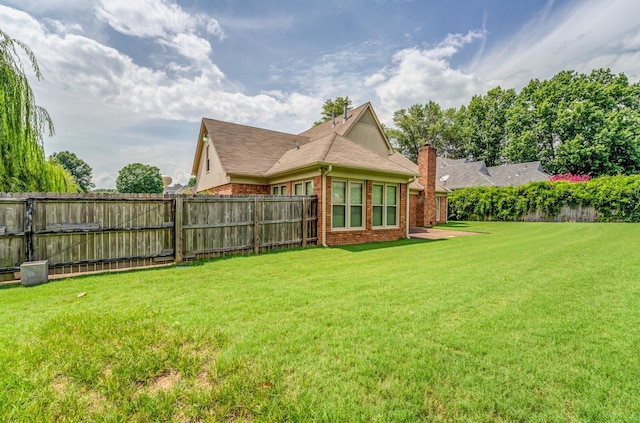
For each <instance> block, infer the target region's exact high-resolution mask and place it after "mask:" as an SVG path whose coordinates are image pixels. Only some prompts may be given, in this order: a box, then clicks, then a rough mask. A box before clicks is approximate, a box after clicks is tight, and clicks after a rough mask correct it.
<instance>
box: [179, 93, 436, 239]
mask: <svg viewBox="0 0 640 423" xmlns="http://www.w3.org/2000/svg"><path fill="white" fill-rule="evenodd" d="M420 152H421V153H420V160H419V164H418V165H416V164H415V163H413V162H411V161H410V160H409V159H407V158H406V157H404V156H403V155H402V154H400V153H398V152H396V151H395V150H394V149H393V147H392V146H391V144H390V142H389V140H388V139H387V137H386V135H385V133H384V130H383V128H382V126H381V125H380V122H379V121H378V118H377V116H376V114H375V112H374V110H373V107H372V106H371V104H370V103H365V104H363V105H361V106H359V107H356V108H354V109H352V110H348V109H346V108H345V111H344V115H343V116H340V117H338V118H334V119H333V120H330V121H328V122H325V123H323V124H321V125H318V126H316V127H313V128H311V129H308V130H306V131H304V132H302V133H300V134H289V133H283V132H277V131H271V130H267V129H261V128H255V127H251V126H246V125H239V124H235V123H229V122H222V121H219V120H215V119H207V118H204V119H202V123H201V126H200V133H199V136H198V141H197V146H196V152H195V156H194V161H193V169H192V173H193V175H196V180H197V183H196V187H195V191H196V192H198V193H209V194H214V195H247V194H248V195H269V194H271V195H315V196H317V198H318V236H319V242H320V243H322V244H323V245H340V244H354V243H361V242H370V241H382V240H395V239H400V238H404V237H408V236H409V227H410V226H430V225H433V224H436V223H437V222H439V221H446V197H445V194H446V190H445V189H444V187H443V186H441V185H437V184H436V151H435V149H434V148H433V147H430V146H425V147H423V148H422V149H421V150H420ZM436 191H438V192H437V193H436ZM436 194H437V195H436ZM443 198H444V199H445V200H444V201H443V200H442V199H443ZM436 202H437V204H438V206H439V207H438V210H436Z"/></svg>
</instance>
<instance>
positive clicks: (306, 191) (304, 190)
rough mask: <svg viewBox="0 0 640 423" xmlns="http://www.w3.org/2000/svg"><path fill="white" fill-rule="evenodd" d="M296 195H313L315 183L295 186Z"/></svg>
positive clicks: (297, 183)
mask: <svg viewBox="0 0 640 423" xmlns="http://www.w3.org/2000/svg"><path fill="white" fill-rule="evenodd" d="M293 192H294V194H295V195H313V181H302V182H296V183H295V184H293Z"/></svg>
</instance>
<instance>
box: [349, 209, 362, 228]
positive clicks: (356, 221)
mask: <svg viewBox="0 0 640 423" xmlns="http://www.w3.org/2000/svg"><path fill="white" fill-rule="evenodd" d="M350 217H351V222H350V226H351V227H352V228H359V227H361V226H362V206H351V216H350Z"/></svg>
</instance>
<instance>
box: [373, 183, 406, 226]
mask: <svg viewBox="0 0 640 423" xmlns="http://www.w3.org/2000/svg"><path fill="white" fill-rule="evenodd" d="M399 193H400V189H399V187H398V185H387V184H373V188H372V193H371V211H372V216H371V225H372V226H373V227H374V228H375V227H378V228H380V227H386V226H398V195H399Z"/></svg>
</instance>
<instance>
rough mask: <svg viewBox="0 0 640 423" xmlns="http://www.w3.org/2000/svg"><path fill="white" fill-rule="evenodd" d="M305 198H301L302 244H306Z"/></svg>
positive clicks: (304, 245)
mask: <svg viewBox="0 0 640 423" xmlns="http://www.w3.org/2000/svg"><path fill="white" fill-rule="evenodd" d="M307 237H308V234H307V199H306V198H304V197H303V198H302V246H303V247H306V246H307Z"/></svg>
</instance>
